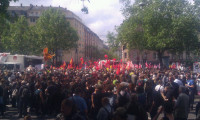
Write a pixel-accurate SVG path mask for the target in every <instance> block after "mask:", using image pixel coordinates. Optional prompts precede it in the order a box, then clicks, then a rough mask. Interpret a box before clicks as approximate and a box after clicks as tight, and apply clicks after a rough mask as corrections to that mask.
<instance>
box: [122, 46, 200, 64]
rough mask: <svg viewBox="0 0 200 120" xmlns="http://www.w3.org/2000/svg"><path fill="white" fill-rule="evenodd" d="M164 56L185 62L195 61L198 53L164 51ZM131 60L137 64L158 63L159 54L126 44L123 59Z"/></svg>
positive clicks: (173, 60) (174, 60)
mask: <svg viewBox="0 0 200 120" xmlns="http://www.w3.org/2000/svg"><path fill="white" fill-rule="evenodd" d="M163 57H165V58H166V57H167V58H169V63H172V62H180V63H185V62H187V61H195V60H197V59H198V56H197V55H194V54H193V53H192V52H186V51H184V52H182V53H170V52H168V51H166V52H164V54H163ZM129 60H131V61H132V62H133V63H135V64H139V63H140V64H144V63H146V62H148V63H153V64H158V63H159V59H158V54H157V52H156V51H150V50H143V51H140V50H138V49H133V50H128V49H127V48H126V47H125V46H123V47H122V61H123V62H126V61H129Z"/></svg>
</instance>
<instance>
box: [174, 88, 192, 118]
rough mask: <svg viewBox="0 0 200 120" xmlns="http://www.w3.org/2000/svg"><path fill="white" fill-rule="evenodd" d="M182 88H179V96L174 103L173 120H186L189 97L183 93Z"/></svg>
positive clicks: (184, 89)
mask: <svg viewBox="0 0 200 120" xmlns="http://www.w3.org/2000/svg"><path fill="white" fill-rule="evenodd" d="M185 92H186V88H185V87H184V86H180V87H179V96H178V98H177V101H176V103H175V120H187V118H188V112H189V110H188V108H189V96H188V95H187V94H186V93H185Z"/></svg>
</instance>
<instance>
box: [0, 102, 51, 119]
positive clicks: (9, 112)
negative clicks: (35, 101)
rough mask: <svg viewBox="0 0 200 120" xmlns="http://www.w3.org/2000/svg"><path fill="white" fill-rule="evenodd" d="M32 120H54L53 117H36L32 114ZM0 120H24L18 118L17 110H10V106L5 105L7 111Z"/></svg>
mask: <svg viewBox="0 0 200 120" xmlns="http://www.w3.org/2000/svg"><path fill="white" fill-rule="evenodd" d="M31 118H32V120H55V117H54V116H45V117H43V118H42V117H37V116H36V115H35V114H34V113H32V114H31ZM0 120H24V118H18V112H17V108H12V107H11V105H7V111H6V112H5V116H4V117H3V118H1V117H0Z"/></svg>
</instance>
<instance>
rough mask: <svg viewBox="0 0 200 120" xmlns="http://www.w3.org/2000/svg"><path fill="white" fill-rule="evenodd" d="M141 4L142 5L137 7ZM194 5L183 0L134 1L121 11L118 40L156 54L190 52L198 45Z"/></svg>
mask: <svg viewBox="0 0 200 120" xmlns="http://www.w3.org/2000/svg"><path fill="white" fill-rule="evenodd" d="M141 3H142V4H141ZM197 8H198V6H195V5H192V4H191V3H189V2H188V1H186V0H136V1H135V3H134V4H133V5H128V7H126V8H124V10H123V11H124V14H125V15H126V20H125V21H124V22H123V23H122V24H121V25H120V27H119V36H118V38H119V39H120V40H121V41H122V43H124V44H128V46H129V48H130V49H131V48H141V49H148V50H154V51H157V52H158V57H159V61H160V63H161V65H162V56H163V53H164V52H165V51H173V52H180V51H184V50H187V51H193V50H194V49H195V48H196V45H197V44H198V34H199V32H198V31H199V18H198V16H197V15H196V14H197V13H198V11H197V10H198V9H197Z"/></svg>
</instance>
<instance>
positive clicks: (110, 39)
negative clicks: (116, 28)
mask: <svg viewBox="0 0 200 120" xmlns="http://www.w3.org/2000/svg"><path fill="white" fill-rule="evenodd" d="M106 37H107V44H108V47H109V48H110V49H111V50H112V51H115V50H116V49H118V48H119V47H120V43H119V41H118V40H117V38H116V35H115V34H114V33H113V32H108V33H107V36H106Z"/></svg>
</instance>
